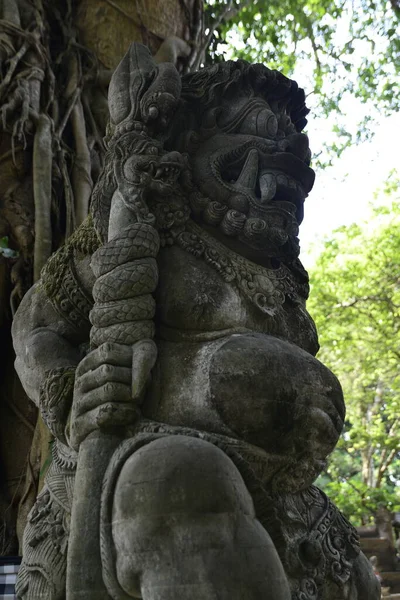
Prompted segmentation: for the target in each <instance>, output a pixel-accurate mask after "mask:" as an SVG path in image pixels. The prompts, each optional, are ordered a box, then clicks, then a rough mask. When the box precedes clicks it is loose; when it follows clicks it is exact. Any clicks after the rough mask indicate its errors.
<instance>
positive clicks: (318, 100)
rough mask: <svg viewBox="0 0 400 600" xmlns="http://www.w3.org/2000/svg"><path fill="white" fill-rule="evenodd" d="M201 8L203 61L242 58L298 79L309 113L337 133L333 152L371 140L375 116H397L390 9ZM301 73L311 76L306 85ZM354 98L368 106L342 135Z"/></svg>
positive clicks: (267, 4)
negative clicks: (324, 119) (205, 45)
mask: <svg viewBox="0 0 400 600" xmlns="http://www.w3.org/2000/svg"><path fill="white" fill-rule="evenodd" d="M205 7H206V10H205V15H206V32H208V34H209V36H210V41H211V43H210V46H209V51H208V56H207V59H206V60H207V61H208V62H212V61H216V60H221V59H222V58H227V57H228V58H230V57H232V58H243V59H245V60H249V61H252V62H263V63H266V64H268V65H269V66H271V67H272V68H278V69H279V70H281V71H283V72H284V73H285V74H287V75H288V76H292V75H293V74H294V76H295V77H299V79H300V80H301V84H302V85H303V86H304V87H306V90H307V93H308V95H309V96H311V98H309V100H308V101H309V103H310V101H311V103H314V104H315V106H314V107H313V111H314V114H315V113H316V112H319V114H320V115H324V116H329V117H330V120H331V122H332V125H333V126H335V127H336V140H335V141H334V142H333V143H332V144H331V146H330V150H331V153H332V152H333V153H335V154H341V152H343V150H344V149H345V148H346V147H348V146H349V145H350V143H353V142H359V141H363V140H365V139H368V138H369V137H370V135H371V131H372V127H371V116H372V114H374V115H375V116H377V115H378V113H380V114H382V113H384V114H389V113H391V112H394V111H397V110H399V108H400V95H399V94H398V92H397V90H398V89H399V83H400V81H399V79H400V77H399V75H400V16H399V12H400V11H399V10H397V9H396V5H395V4H394V3H390V2H388V1H387V0H375V1H372V0H354V1H353V2H340V1H338V0H268V1H267V0H253V1H251V2H250V1H248V0H247V1H246V0H242V1H240V0H222V1H218V0H207V1H206V3H205ZM311 65H312V67H311V68H310V66H311ZM299 71H300V72H301V73H300V76H299V75H298V73H299ZM305 72H307V73H308V72H312V76H311V77H310V80H309V81H308V82H307V81H304V75H303V73H305ZM354 97H355V98H357V99H358V100H359V101H360V102H361V103H367V104H368V108H367V109H366V110H365V111H364V112H363V114H361V112H362V111H360V114H359V117H358V118H356V119H354V123H353V126H352V130H351V131H346V128H344V127H343V119H342V114H343V112H346V111H347V105H348V103H349V99H351V98H354Z"/></svg>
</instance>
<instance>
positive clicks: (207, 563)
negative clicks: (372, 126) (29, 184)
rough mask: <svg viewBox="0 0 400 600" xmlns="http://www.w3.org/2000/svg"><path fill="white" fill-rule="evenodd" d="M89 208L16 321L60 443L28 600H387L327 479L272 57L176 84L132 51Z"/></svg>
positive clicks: (325, 418) (327, 415) (292, 178)
mask: <svg viewBox="0 0 400 600" xmlns="http://www.w3.org/2000/svg"><path fill="white" fill-rule="evenodd" d="M109 106H110V123H109V128H108V133H107V148H108V151H107V155H106V160H105V168H104V170H103V172H102V174H101V176H100V178H99V181H98V182H97V185H96V187H95V189H94V192H93V195H92V200H91V214H90V216H89V218H88V219H87V220H86V222H84V223H83V225H82V226H81V227H80V228H79V229H78V230H77V231H76V232H75V233H74V234H73V235H72V236H71V237H70V238H69V239H68V241H67V242H66V244H65V245H64V246H63V248H61V249H60V250H59V251H58V252H57V253H56V254H55V255H53V256H52V257H51V259H50V260H49V261H48V263H47V265H46V267H45V268H44V270H43V271H42V276H41V280H40V282H38V284H36V285H35V287H34V288H33V289H32V290H31V291H30V292H29V293H28V294H27V295H26V296H25V298H24V300H23V302H22V304H21V306H20V308H19V310H18V313H17V315H16V317H15V321H14V332H13V334H14V343H15V349H16V354H17V359H16V368H17V370H18V373H19V376H20V378H21V381H22V383H23V385H24V387H25V389H26V391H27V393H28V394H29V396H30V397H31V399H32V400H33V401H34V402H35V403H36V404H37V405H38V406H39V407H40V410H41V412H42V415H43V418H44V420H45V422H46V423H47V425H48V427H49V429H50V430H51V432H52V434H53V436H54V443H53V445H52V462H51V466H50V468H49V470H48V472H47V475H46V483H45V486H44V489H43V490H42V491H41V493H40V495H39V496H38V499H37V502H36V506H35V507H34V509H33V511H32V512H31V514H30V517H29V523H28V526H27V529H26V532H25V538H24V557H23V565H22V567H21V571H20V575H19V579H18V584H17V595H18V598H20V599H29V600H33V599H35V600H36V599H38V598H45V599H46V600H61V599H64V598H67V599H68V600H74V599H78V598H79V599H80V600H82V599H90V600H101V599H103V598H104V599H107V598H112V599H114V600H121V599H124V600H125V599H128V598H143V599H144V600H159V599H160V600H161V599H163V600H172V599H174V600H178V599H179V600H181V599H182V600H183V599H191V600H211V599H214V598H215V599H217V598H219V599H226V600H228V599H229V600H261V599H262V598H263V599H264V598H265V599H266V598H268V599H270V600H272V599H273V600H289V599H292V600H317V599H318V600H345V599H351V600H355V599H357V598H358V599H360V600H375V599H377V598H379V594H380V592H379V584H378V583H377V581H376V578H375V577H374V574H373V572H372V569H371V567H370V564H369V562H368V561H367V560H366V558H365V557H364V556H363V554H362V553H360V549H359V544H358V539H357V535H356V532H355V530H354V528H353V527H352V526H351V525H350V524H349V523H348V522H347V521H346V519H345V518H344V517H343V516H342V515H341V513H340V512H339V511H338V509H337V508H335V506H334V505H333V504H332V503H331V502H330V501H329V499H328V498H327V497H326V496H325V494H324V493H323V492H322V491H321V490H319V489H318V488H317V487H315V486H313V485H312V484H313V481H314V480H315V479H316V477H317V476H318V474H319V473H320V472H321V471H322V469H323V468H324V465H325V462H326V458H327V456H328V454H329V453H330V452H331V451H332V450H333V448H334V446H335V444H336V442H337V440H338V437H339V435H340V432H341V429H342V425H343V420H344V415H345V408H344V403H343V398H342V392H341V388H340V384H339V382H338V381H337V379H336V378H335V376H334V375H333V374H332V373H331V372H330V371H329V370H328V369H327V368H326V367H324V365H322V364H321V363H320V362H319V361H318V360H317V359H316V358H314V356H315V354H316V352H317V350H318V341H317V333H316V330H315V326H314V323H313V321H312V319H311V317H310V315H309V314H308V313H307V311H306V308H305V302H306V299H307V295H308V277H307V273H306V271H305V270H304V268H303V267H302V265H301V263H300V261H299V258H298V255H299V243H298V237H297V235H298V228H299V224H300V223H301V221H302V218H303V203H304V200H305V198H306V196H307V194H308V193H309V192H310V190H311V188H312V186H313V182H314V172H313V171H312V169H311V168H310V167H309V162H310V150H309V145H308V139H307V137H306V136H305V135H304V134H302V133H301V131H302V129H303V128H304V126H305V124H306V118H305V117H306V115H307V112H308V110H307V108H306V106H305V96H304V92H303V90H302V89H300V88H298V86H297V84H296V83H295V82H294V81H291V80H289V79H287V78H286V77H284V76H283V75H282V74H280V73H278V72H276V71H271V70H269V69H268V68H266V67H265V66H263V65H261V64H257V65H250V64H248V63H246V62H243V61H238V62H222V63H219V64H216V65H215V66H213V67H209V68H204V69H202V70H200V71H199V72H196V73H191V74H188V75H185V76H183V77H182V78H181V77H180V76H179V75H178V72H177V71H176V69H175V67H174V66H173V64H172V63H161V64H158V65H156V64H155V63H154V62H153V59H152V57H151V55H150V53H149V51H148V50H147V49H146V48H145V47H144V46H141V45H139V44H133V45H132V46H131V48H130V49H129V51H128V53H127V54H126V56H125V58H124V59H123V60H122V62H121V63H120V65H119V66H118V68H117V70H116V71H115V73H114V75H113V78H112V80H111V84H110V90H109Z"/></svg>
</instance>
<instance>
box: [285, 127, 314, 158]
mask: <svg viewBox="0 0 400 600" xmlns="http://www.w3.org/2000/svg"><path fill="white" fill-rule="evenodd" d="M286 143H287V146H286V148H287V150H286V151H287V152H291V153H292V154H294V155H295V156H297V157H298V158H300V159H301V160H304V161H306V160H307V159H309V158H310V148H309V145H308V137H307V136H306V135H304V133H294V134H293V135H289V136H288V137H287V138H286Z"/></svg>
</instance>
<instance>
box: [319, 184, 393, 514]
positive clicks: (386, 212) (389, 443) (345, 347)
mask: <svg viewBox="0 0 400 600" xmlns="http://www.w3.org/2000/svg"><path fill="white" fill-rule="evenodd" d="M398 189H399V182H398V181H396V179H395V177H393V176H392V181H390V180H389V182H388V185H387V186H386V190H385V192H386V194H387V195H388V194H390V197H391V199H392V201H391V202H390V203H386V204H381V205H380V206H378V207H377V208H375V209H373V210H371V218H370V220H369V222H368V223H362V224H353V225H350V226H347V227H341V228H340V229H338V230H336V231H335V232H334V234H333V235H332V237H331V238H330V239H328V240H326V241H325V243H324V246H323V249H322V252H321V254H320V255H319V256H318V258H317V260H316V263H315V266H314V268H313V269H312V273H311V282H312V293H311V297H310V301H309V310H310V312H311V314H312V315H313V317H314V318H315V321H316V324H317V327H318V330H319V335H320V344H321V350H320V353H319V355H318V357H319V358H320V360H322V361H323V362H324V363H325V364H326V365H328V366H329V367H330V368H331V369H332V370H333V371H334V373H335V374H336V375H337V376H338V377H339V379H340V381H341V383H342V386H343V390H344V394H345V400H346V404H347V417H346V425H345V429H344V432H343V435H342V438H341V441H340V443H339V445H338V448H337V450H335V452H334V453H333V455H332V457H331V460H330V464H329V467H328V469H327V472H326V474H325V475H324V477H323V478H322V479H321V481H320V483H322V485H324V486H325V487H326V490H327V492H328V493H329V495H330V497H332V498H333V500H334V501H335V502H336V503H337V504H338V505H339V507H340V508H341V509H342V510H343V512H344V513H345V514H347V516H348V517H349V518H351V519H352V520H353V522H355V523H357V524H360V523H361V522H364V523H365V522H368V521H369V520H371V519H372V517H373V515H374V514H375V513H376V509H377V506H378V505H379V503H383V504H385V505H387V506H388V507H389V508H390V509H392V510H393V509H397V510H399V509H400V427H399V414H400V375H399V368H398V365H399V359H400V349H399V339H400V278H399V265H400V197H399V194H398ZM396 190H397V194H395V193H394V192H395V191H396Z"/></svg>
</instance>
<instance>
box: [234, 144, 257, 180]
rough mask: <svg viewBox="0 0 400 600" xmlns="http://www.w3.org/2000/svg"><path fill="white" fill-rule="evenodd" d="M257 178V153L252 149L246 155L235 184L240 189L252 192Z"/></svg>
mask: <svg viewBox="0 0 400 600" xmlns="http://www.w3.org/2000/svg"><path fill="white" fill-rule="evenodd" d="M257 176H258V151H257V150H256V149H255V148H253V149H252V150H250V152H249V153H248V155H247V158H246V162H245V163H244V165H243V169H242V171H241V173H240V175H239V178H238V180H237V181H236V183H235V187H237V188H240V189H247V190H254V188H255V187H256V183H257Z"/></svg>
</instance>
